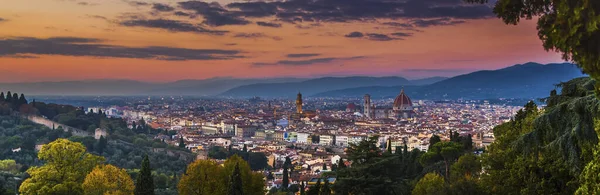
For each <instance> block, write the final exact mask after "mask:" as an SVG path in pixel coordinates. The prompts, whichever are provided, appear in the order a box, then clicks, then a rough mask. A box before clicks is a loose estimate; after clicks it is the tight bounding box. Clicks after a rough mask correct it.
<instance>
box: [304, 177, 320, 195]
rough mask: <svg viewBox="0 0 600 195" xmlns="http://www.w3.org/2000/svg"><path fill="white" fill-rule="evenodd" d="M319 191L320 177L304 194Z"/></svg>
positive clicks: (313, 194) (311, 194)
mask: <svg viewBox="0 0 600 195" xmlns="http://www.w3.org/2000/svg"><path fill="white" fill-rule="evenodd" d="M320 192H321V178H319V179H317V183H316V184H315V185H313V186H312V187H310V188H308V191H307V192H306V195H319V193H320Z"/></svg>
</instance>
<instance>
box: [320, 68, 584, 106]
mask: <svg viewBox="0 0 600 195" xmlns="http://www.w3.org/2000/svg"><path fill="white" fill-rule="evenodd" d="M582 76H586V75H585V74H583V73H581V70H580V69H579V68H577V66H576V65H574V64H570V63H562V64H548V65H542V64H538V63H531V62H530V63H525V64H518V65H514V66H510V67H507V68H503V69H498V70H484V71H477V72H473V73H469V74H464V75H459V76H456V77H452V78H449V79H446V80H443V81H440V82H436V83H433V84H430V85H424V86H404V88H405V91H406V93H407V94H409V95H410V96H411V97H412V98H414V99H458V98H465V99H488V98H541V97H546V96H548V95H549V94H548V91H550V90H552V89H554V88H555V86H554V85H555V84H558V83H560V82H565V81H569V80H571V79H573V78H577V77H582ZM401 89H402V86H400V85H397V86H391V87H381V86H374V87H362V88H348V89H342V90H332V91H328V92H323V93H319V94H315V95H314V96H315V97H362V96H363V95H364V94H367V93H368V94H371V95H372V96H373V97H394V96H395V95H397V94H398V92H399V91H400V90H401Z"/></svg>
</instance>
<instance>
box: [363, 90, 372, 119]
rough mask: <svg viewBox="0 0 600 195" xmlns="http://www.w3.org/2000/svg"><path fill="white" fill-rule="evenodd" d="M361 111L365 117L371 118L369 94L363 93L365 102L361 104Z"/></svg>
mask: <svg viewBox="0 0 600 195" xmlns="http://www.w3.org/2000/svg"><path fill="white" fill-rule="evenodd" d="M363 111H364V114H365V116H366V117H367V118H371V95H369V94H365V102H364V105H363Z"/></svg>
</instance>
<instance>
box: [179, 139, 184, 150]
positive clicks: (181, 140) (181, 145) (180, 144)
mask: <svg viewBox="0 0 600 195" xmlns="http://www.w3.org/2000/svg"><path fill="white" fill-rule="evenodd" d="M179 147H180V148H185V141H183V137H180V138H179Z"/></svg>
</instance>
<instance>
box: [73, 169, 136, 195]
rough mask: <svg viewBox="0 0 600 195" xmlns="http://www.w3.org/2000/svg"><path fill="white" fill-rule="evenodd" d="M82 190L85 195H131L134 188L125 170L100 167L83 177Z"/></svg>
mask: <svg viewBox="0 0 600 195" xmlns="http://www.w3.org/2000/svg"><path fill="white" fill-rule="evenodd" d="M82 188H83V191H84V194H86V195H105V194H114V195H133V190H134V188H135V186H134V185H133V180H131V177H130V176H129V174H127V171H125V169H120V168H118V167H115V166H113V165H100V166H97V167H96V168H94V169H93V170H92V172H90V173H89V174H88V175H87V176H86V177H85V180H84V182H83V185H82Z"/></svg>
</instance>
